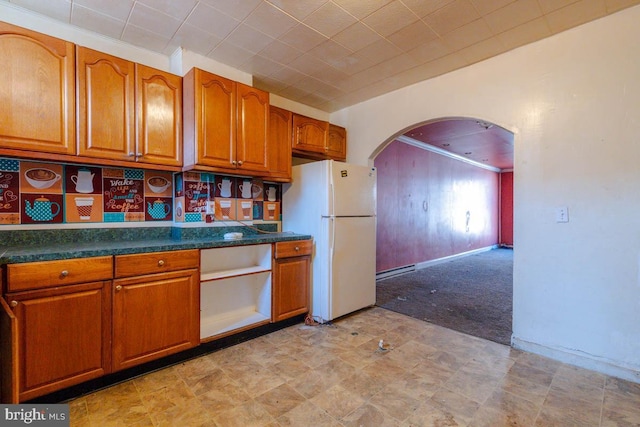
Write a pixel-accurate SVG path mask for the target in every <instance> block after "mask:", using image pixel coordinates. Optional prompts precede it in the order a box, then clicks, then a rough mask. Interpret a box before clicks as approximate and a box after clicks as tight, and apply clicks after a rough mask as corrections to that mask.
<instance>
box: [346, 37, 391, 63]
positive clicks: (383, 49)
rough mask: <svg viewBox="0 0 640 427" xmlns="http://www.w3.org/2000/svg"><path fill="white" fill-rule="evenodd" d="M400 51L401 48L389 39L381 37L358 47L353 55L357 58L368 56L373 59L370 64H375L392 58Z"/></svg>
mask: <svg viewBox="0 0 640 427" xmlns="http://www.w3.org/2000/svg"><path fill="white" fill-rule="evenodd" d="M401 53H402V50H400V49H399V48H398V47H397V46H396V45H394V44H393V43H391V42H390V41H387V40H385V39H381V40H380V41H377V42H375V43H372V44H370V45H369V46H367V47H364V48H362V49H360V50H359V51H357V52H356V53H355V55H354V56H356V57H358V58H369V59H371V60H372V61H374V62H372V63H371V65H375V64H377V63H379V62H382V61H386V60H387V59H389V58H393V57H394V56H398V55H400V54H401Z"/></svg>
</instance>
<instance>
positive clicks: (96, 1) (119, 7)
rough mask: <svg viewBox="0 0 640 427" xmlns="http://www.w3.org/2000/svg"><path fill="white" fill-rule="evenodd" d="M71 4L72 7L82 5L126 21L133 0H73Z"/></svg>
mask: <svg viewBox="0 0 640 427" xmlns="http://www.w3.org/2000/svg"><path fill="white" fill-rule="evenodd" d="M73 5H74V7H75V6H78V5H79V6H84V7H86V8H88V9H92V10H95V11H96V12H99V13H101V14H103V15H107V16H110V17H112V18H115V19H118V20H120V21H126V20H127V19H129V14H130V13H131V8H133V0H120V1H113V0H74V2H73Z"/></svg>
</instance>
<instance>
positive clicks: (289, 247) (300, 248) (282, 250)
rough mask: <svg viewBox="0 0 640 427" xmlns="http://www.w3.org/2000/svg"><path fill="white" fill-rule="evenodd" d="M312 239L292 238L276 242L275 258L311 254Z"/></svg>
mask: <svg viewBox="0 0 640 427" xmlns="http://www.w3.org/2000/svg"><path fill="white" fill-rule="evenodd" d="M312 247H313V241H312V240H293V241H290V242H277V243H276V251H275V253H276V254H275V258H276V259H277V258H290V257H296V256H303V255H311V249H312Z"/></svg>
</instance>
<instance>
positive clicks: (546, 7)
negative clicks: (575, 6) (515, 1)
mask: <svg viewBox="0 0 640 427" xmlns="http://www.w3.org/2000/svg"><path fill="white" fill-rule="evenodd" d="M577 1H580V0H538V3H539V4H540V8H541V9H542V13H544V14H545V15H546V14H547V13H549V12H553V11H554V10H558V9H562V8H563V7H565V6H568V5H570V4H571V3H575V2H577Z"/></svg>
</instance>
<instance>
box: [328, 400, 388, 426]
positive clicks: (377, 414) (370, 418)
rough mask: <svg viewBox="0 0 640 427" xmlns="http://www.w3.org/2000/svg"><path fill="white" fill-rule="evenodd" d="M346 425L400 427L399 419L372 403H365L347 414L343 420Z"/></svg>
mask: <svg viewBox="0 0 640 427" xmlns="http://www.w3.org/2000/svg"><path fill="white" fill-rule="evenodd" d="M341 423H342V425H343V426H344V427H364V426H376V427H399V426H400V423H399V422H398V420H396V419H395V418H393V417H392V416H391V415H388V414H386V413H385V412H384V411H383V410H381V409H380V408H377V407H375V406H374V405H371V404H365V405H362V406H360V407H359V408H358V409H356V410H355V411H353V412H352V413H350V414H349V415H347V416H346V417H344V418H343V419H342V420H341Z"/></svg>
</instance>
